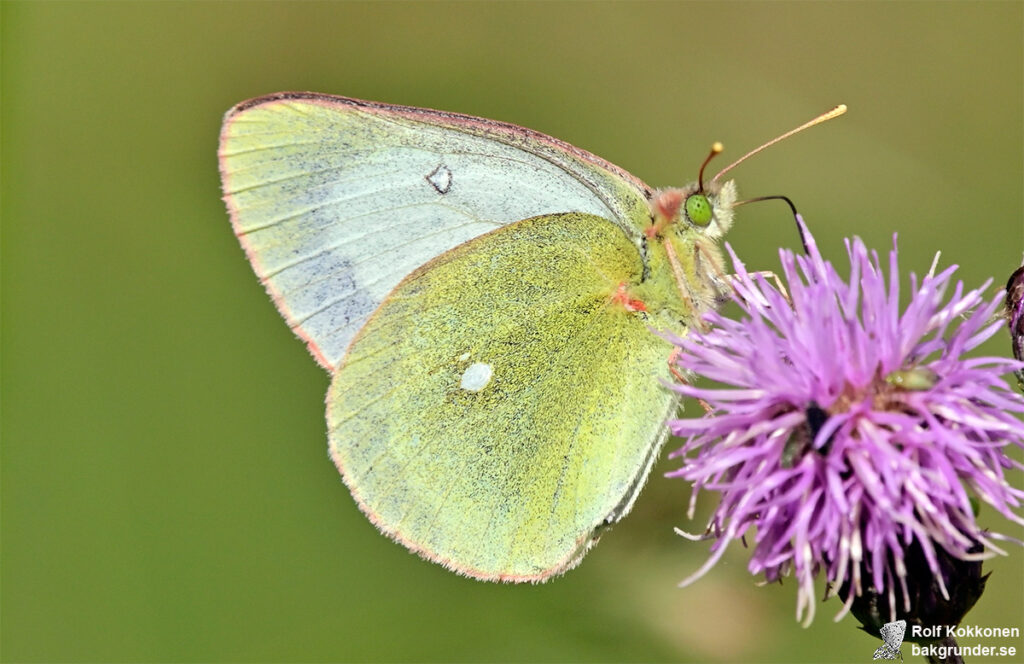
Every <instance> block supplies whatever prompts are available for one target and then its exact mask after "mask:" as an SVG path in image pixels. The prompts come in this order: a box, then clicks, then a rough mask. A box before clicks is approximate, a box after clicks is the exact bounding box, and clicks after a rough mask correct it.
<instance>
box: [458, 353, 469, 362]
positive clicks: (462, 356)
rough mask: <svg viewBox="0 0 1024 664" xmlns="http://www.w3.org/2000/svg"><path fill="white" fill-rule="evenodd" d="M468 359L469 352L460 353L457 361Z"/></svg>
mask: <svg viewBox="0 0 1024 664" xmlns="http://www.w3.org/2000/svg"><path fill="white" fill-rule="evenodd" d="M468 359H469V353H463V354H462V355H459V362H465V361H466V360H468Z"/></svg>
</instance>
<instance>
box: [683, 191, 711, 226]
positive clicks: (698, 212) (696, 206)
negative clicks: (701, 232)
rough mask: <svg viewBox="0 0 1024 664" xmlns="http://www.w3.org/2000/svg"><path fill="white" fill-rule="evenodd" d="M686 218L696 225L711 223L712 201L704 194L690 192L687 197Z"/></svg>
mask: <svg viewBox="0 0 1024 664" xmlns="http://www.w3.org/2000/svg"><path fill="white" fill-rule="evenodd" d="M686 218H687V219H689V220H690V223H691V224H694V225H695V226H707V225H708V224H710V223H711V203H709V202H708V197H707V196H705V195H704V194H690V195H689V196H687V197H686Z"/></svg>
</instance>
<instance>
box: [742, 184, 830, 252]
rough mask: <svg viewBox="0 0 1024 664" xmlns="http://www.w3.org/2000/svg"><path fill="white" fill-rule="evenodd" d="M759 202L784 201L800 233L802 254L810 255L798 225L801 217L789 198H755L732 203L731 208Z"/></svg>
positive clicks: (801, 225)
mask: <svg viewBox="0 0 1024 664" xmlns="http://www.w3.org/2000/svg"><path fill="white" fill-rule="evenodd" d="M760 201H786V205H788V206H789V209H790V211H792V212H793V218H794V219H796V221H797V225H796V229H797V231H798V232H799V233H800V244H802V245H804V253H805V254H809V253H811V250H810V246H809V245H808V242H807V236H806V235H804V226H803V224H801V223H800V222H802V221H803V217H801V216H800V213H799V212H797V211H796V205H794V204H793V201H792V200H790V198H789V196H783V195H781V194H779V195H776V196H758V197H757V198H748V199H746V200H742V201H737V202H735V203H733V204H732V206H733V207H739V206H741V205H746V204H747V203H758V202H760Z"/></svg>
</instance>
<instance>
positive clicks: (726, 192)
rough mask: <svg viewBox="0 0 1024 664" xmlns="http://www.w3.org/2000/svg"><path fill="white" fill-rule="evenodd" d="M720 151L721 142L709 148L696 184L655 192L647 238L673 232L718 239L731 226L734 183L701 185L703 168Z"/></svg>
mask: <svg viewBox="0 0 1024 664" xmlns="http://www.w3.org/2000/svg"><path fill="white" fill-rule="evenodd" d="M721 151H722V144H721V143H715V144H714V145H712V146H711V152H710V153H709V154H708V156H707V158H706V159H705V160H704V163H703V164H701V166H700V171H699V172H698V174H697V181H696V182H693V183H691V184H689V185H687V186H685V187H683V188H681V189H677V188H669V189H659V190H658V191H656V192H654V196H653V197H652V198H651V221H652V223H651V226H650V227H649V228H648V229H647V237H648V238H651V239H653V238H656V237H660V236H662V235H663V234H664V233H667V232H674V233H675V234H676V235H684V236H685V235H691V236H692V235H694V234H695V235H697V236H702V237H706V238H709V239H712V240H717V239H718V238H720V237H722V235H724V234H725V232H726V231H728V230H729V227H730V226H732V208H733V204H734V203H735V202H736V185H735V183H734V182H733V181H732V180H730V181H728V182H726V183H724V184H721V183H719V182H718V180H717V179H715V180H712V181H711V182H708V183H707V184H705V182H704V169H705V168H706V167H707V165H708V162H709V161H711V160H712V159H713V158H714V157H715V155H717V154H719V153H720V152H721Z"/></svg>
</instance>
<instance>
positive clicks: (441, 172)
mask: <svg viewBox="0 0 1024 664" xmlns="http://www.w3.org/2000/svg"><path fill="white" fill-rule="evenodd" d="M427 182H429V183H430V184H431V186H433V187H434V190H435V191H437V193H439V194H447V193H448V190H449V189H451V188H452V172H451V169H449V168H448V167H447V166H445V165H444V164H438V165H437V168H435V169H434V170H432V171H430V173H429V174H428V175H427Z"/></svg>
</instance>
